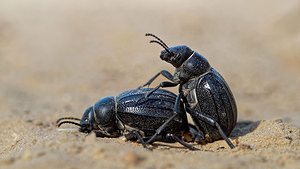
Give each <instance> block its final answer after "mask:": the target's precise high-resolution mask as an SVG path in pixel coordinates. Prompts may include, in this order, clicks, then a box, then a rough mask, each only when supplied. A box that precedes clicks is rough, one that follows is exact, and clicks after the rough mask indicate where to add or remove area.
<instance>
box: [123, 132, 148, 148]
mask: <svg viewBox="0 0 300 169" xmlns="http://www.w3.org/2000/svg"><path fill="white" fill-rule="evenodd" d="M125 138H126V139H127V140H133V139H135V138H137V139H139V140H140V142H141V143H142V144H143V147H144V148H147V147H146V144H145V142H144V139H143V138H142V136H141V134H140V133H139V132H138V131H137V130H131V131H130V132H129V133H128V134H126V135H125Z"/></svg>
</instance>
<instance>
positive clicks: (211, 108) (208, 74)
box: [137, 33, 237, 148]
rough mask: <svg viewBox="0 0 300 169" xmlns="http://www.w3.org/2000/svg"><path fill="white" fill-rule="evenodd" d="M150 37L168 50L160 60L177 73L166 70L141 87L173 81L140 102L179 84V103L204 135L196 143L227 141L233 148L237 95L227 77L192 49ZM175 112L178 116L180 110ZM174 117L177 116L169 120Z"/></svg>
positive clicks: (163, 52)
mask: <svg viewBox="0 0 300 169" xmlns="http://www.w3.org/2000/svg"><path fill="white" fill-rule="evenodd" d="M146 36H152V37H154V38H155V39H156V40H151V41H150V43H157V44H159V45H160V46H162V47H163V48H164V49H165V50H163V51H161V54H160V58H161V59H162V60H164V61H166V62H168V63H170V64H172V65H173V66H174V67H175V73H174V75H172V74H171V73H170V72H168V71H166V70H162V71H160V72H159V73H157V74H156V75H155V76H154V77H153V78H151V79H150V80H149V81H148V82H147V83H145V84H144V85H142V86H140V87H139V88H143V87H145V86H149V85H150V84H151V83H152V82H153V81H154V80H155V79H156V78H157V77H158V76H159V75H163V76H164V77H166V78H167V79H168V80H170V81H171V82H170V81H164V82H161V83H160V84H159V85H158V86H156V87H155V88H153V89H151V91H150V92H148V93H147V94H145V95H144V96H143V97H141V98H140V99H138V100H137V102H140V101H141V100H143V99H147V98H148V97H149V96H150V95H151V94H152V93H153V92H154V91H156V90H158V89H159V88H161V87H162V88H164V87H175V86H177V85H179V88H178V89H179V94H178V96H177V101H180V100H182V101H183V102H184V105H185V111H186V112H187V113H189V114H190V115H191V117H192V119H193V121H194V124H195V125H196V127H197V129H198V132H199V133H200V134H201V136H202V137H198V139H197V140H196V141H197V142H198V143H207V142H212V141H215V140H218V139H221V138H223V139H224V140H225V141H226V142H227V144H228V145H229V146H230V148H234V145H233V144H232V142H231V141H230V140H229V139H228V137H227V136H228V135H229V134H230V132H231V131H232V130H233V128H234V127H235V125H236V121H237V107H236V102H235V99H234V96H233V94H232V92H231V90H230V88H229V86H228V85H227V83H226V81H225V80H224V78H223V77H222V76H221V75H220V74H219V73H218V72H217V71H216V70H215V69H214V68H213V67H211V66H210V64H209V62H208V61H207V60H206V59H205V58H204V57H203V56H202V55H200V54H199V53H198V52H196V51H193V50H192V49H190V48H189V47H188V46H186V45H181V46H175V47H171V48H169V47H168V46H167V45H166V44H165V43H164V42H163V41H162V40H161V39H160V38H158V37H157V36H155V35H153V34H150V33H147V34H146ZM174 113H175V114H176V111H174ZM172 118H174V116H172V117H171V118H170V119H169V121H171V120H172ZM166 123H167V122H166ZM165 125H166V124H165ZM163 128H164V125H163V126H161V127H160V128H159V129H158V130H157V132H156V133H155V135H157V134H159V133H160V132H161V131H162V130H163ZM155 135H154V136H153V138H155ZM149 141H151V139H150V140H149Z"/></svg>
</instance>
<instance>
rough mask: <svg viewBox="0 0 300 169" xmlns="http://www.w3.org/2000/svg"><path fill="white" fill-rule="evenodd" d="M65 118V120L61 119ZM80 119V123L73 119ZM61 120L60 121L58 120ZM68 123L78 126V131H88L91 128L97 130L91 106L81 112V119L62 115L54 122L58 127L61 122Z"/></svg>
mask: <svg viewBox="0 0 300 169" xmlns="http://www.w3.org/2000/svg"><path fill="white" fill-rule="evenodd" d="M62 120H66V121H62ZM70 120H75V121H80V123H78V122H75V121H70ZM60 121H62V122H60ZM65 123H69V124H74V125H77V126H79V127H80V128H79V131H80V132H84V133H90V132H91V131H92V130H99V128H98V127H97V124H96V122H95V117H94V112H93V106H91V107H89V108H88V109H86V111H85V112H84V113H83V116H82V118H81V119H78V118H75V117H62V118H59V119H58V120H57V122H56V124H57V127H60V126H61V125H62V124H65Z"/></svg>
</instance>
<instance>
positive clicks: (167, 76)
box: [138, 70, 173, 89]
mask: <svg viewBox="0 0 300 169" xmlns="http://www.w3.org/2000/svg"><path fill="white" fill-rule="evenodd" d="M159 75H163V76H164V77H166V78H167V79H169V80H170V81H172V82H173V75H172V74H171V73H170V72H168V71H166V70H162V71H160V72H159V73H157V74H156V75H155V76H154V77H152V78H151V79H150V80H149V81H148V82H147V83H145V84H144V85H141V86H139V87H138V89H141V88H143V87H145V86H148V87H149V86H150V84H151V83H152V82H153V81H154V80H155V79H156V78H157V77H158V76H159Z"/></svg>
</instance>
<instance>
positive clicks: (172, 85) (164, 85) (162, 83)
mask: <svg viewBox="0 0 300 169" xmlns="http://www.w3.org/2000/svg"><path fill="white" fill-rule="evenodd" d="M177 85H179V83H177V82H168V81H164V82H161V83H160V84H159V85H158V86H156V87H155V88H153V89H152V90H151V91H149V92H148V93H146V94H145V95H144V96H143V97H141V98H139V99H138V100H137V101H136V102H137V103H138V102H139V101H141V100H143V99H147V97H149V96H150V95H151V94H152V93H154V92H155V91H156V90H158V89H159V88H161V87H162V88H164V87H175V86H177Z"/></svg>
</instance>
